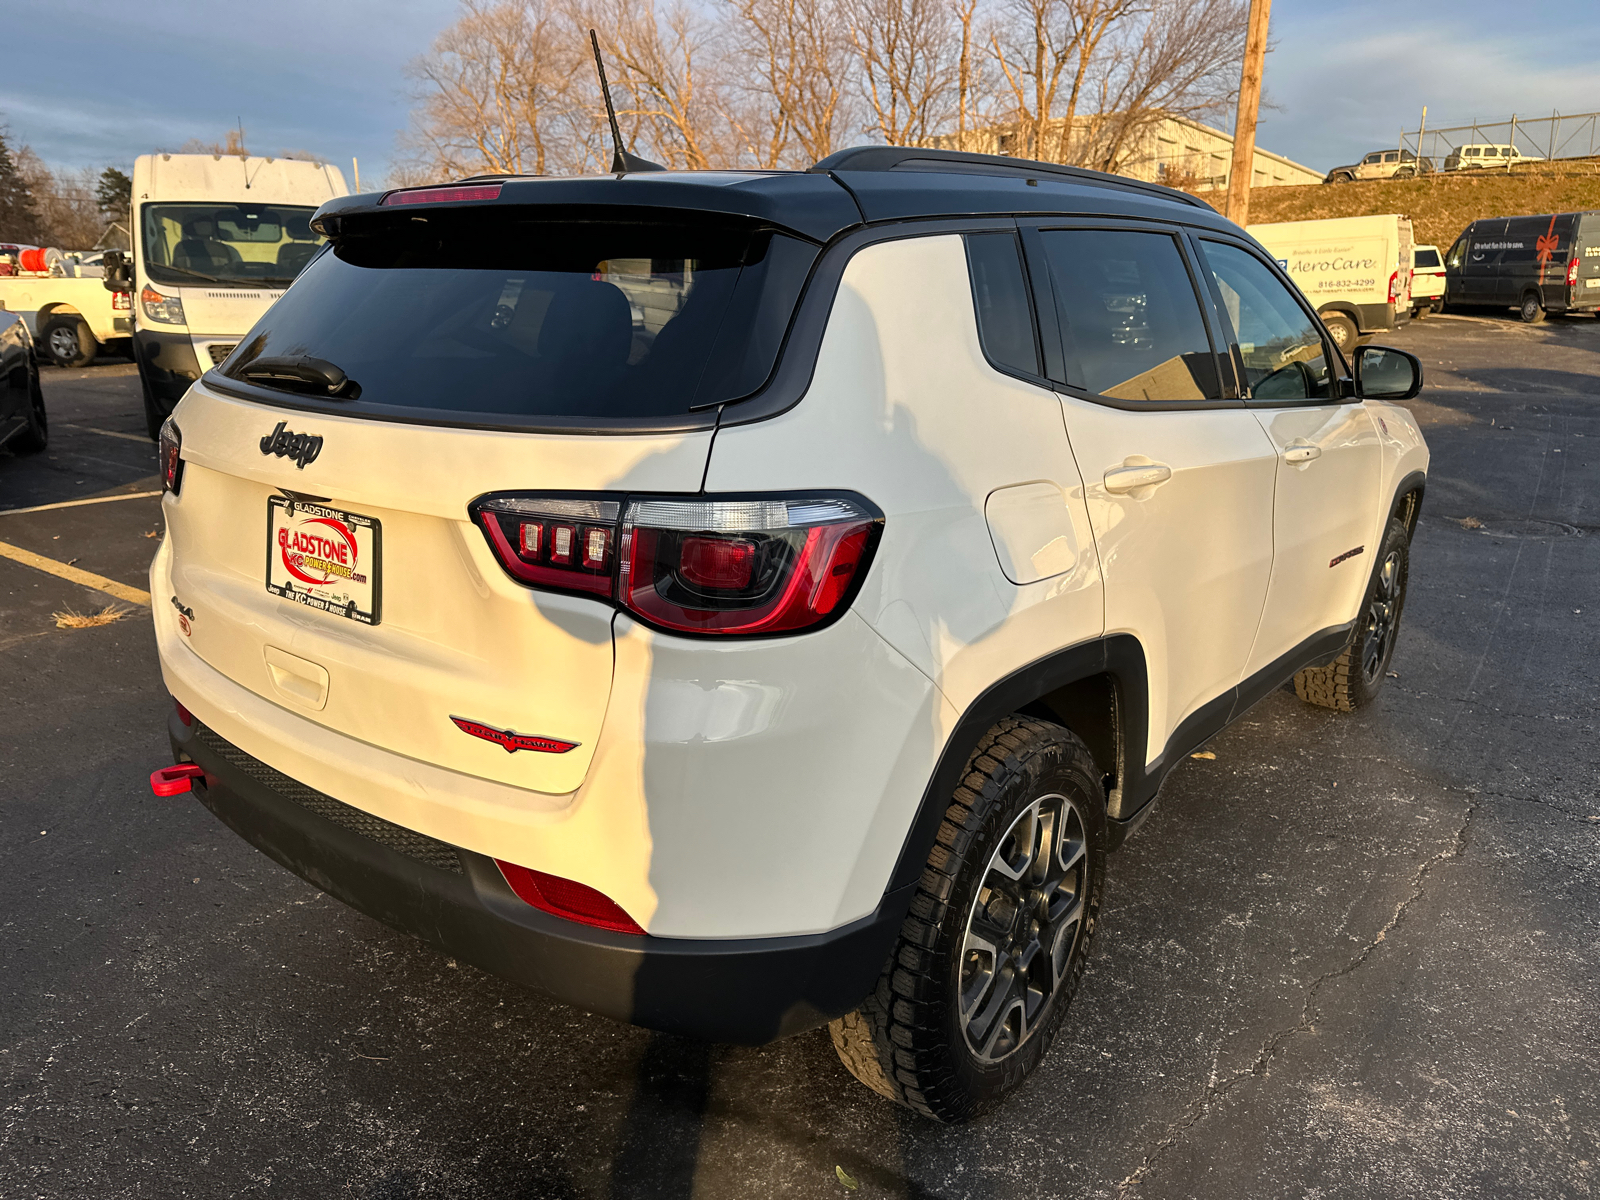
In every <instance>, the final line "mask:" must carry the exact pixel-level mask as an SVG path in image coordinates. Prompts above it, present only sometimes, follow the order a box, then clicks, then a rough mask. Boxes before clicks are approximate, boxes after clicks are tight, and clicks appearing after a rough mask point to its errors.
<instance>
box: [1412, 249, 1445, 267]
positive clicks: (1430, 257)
mask: <svg viewBox="0 0 1600 1200" xmlns="http://www.w3.org/2000/svg"><path fill="white" fill-rule="evenodd" d="M1415 265H1417V266H1419V267H1437V266H1438V265H1439V252H1438V251H1437V250H1418V251H1417V261H1416V264H1415Z"/></svg>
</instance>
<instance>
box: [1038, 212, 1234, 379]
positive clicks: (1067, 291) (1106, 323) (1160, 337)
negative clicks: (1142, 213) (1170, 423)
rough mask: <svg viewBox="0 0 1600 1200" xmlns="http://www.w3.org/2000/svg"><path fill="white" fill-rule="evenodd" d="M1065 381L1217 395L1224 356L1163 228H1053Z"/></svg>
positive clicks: (1049, 237)
mask: <svg viewBox="0 0 1600 1200" xmlns="http://www.w3.org/2000/svg"><path fill="white" fill-rule="evenodd" d="M1040 237H1041V239H1042V241H1043V244H1044V250H1045V260H1046V262H1047V263H1048V264H1049V267H1050V278H1051V281H1052V282H1053V283H1054V285H1055V296H1056V313H1057V317H1058V319H1059V321H1060V324H1061V343H1062V350H1063V352H1064V354H1065V358H1066V380H1065V382H1066V383H1067V384H1069V385H1070V386H1072V387H1077V388H1082V389H1084V390H1085V391H1089V392H1097V393H1099V394H1100V395H1102V396H1108V397H1111V398H1112V399H1116V400H1216V399H1219V398H1220V397H1221V396H1222V388H1221V385H1220V381H1219V379H1218V376H1217V360H1216V356H1215V355H1214V354H1213V353H1212V350H1211V339H1210V337H1209V336H1208V335H1207V334H1206V324H1205V319H1204V317H1202V316H1201V309H1200V304H1199V301H1198V300H1197V298H1196V297H1195V293H1194V285H1193V284H1192V283H1191V282H1190V280H1189V271H1188V269H1187V268H1186V267H1185V266H1184V262H1183V255H1182V254H1181V253H1180V252H1179V250H1178V244H1177V242H1176V241H1174V240H1173V238H1172V237H1171V236H1169V235H1168V234H1165V233H1146V232H1133V231H1122V230H1110V229H1052V230H1045V231H1044V232H1043V233H1042V234H1041V235H1040Z"/></svg>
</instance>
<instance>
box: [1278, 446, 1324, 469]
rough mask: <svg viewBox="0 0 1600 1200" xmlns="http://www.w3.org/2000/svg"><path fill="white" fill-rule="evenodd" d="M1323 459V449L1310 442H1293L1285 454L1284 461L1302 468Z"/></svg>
mask: <svg viewBox="0 0 1600 1200" xmlns="http://www.w3.org/2000/svg"><path fill="white" fill-rule="evenodd" d="M1321 457H1322V447H1321V446H1316V445H1313V444H1312V443H1310V442H1291V443H1289V447H1288V449H1286V450H1285V451H1284V452H1283V461H1284V462H1286V463H1293V464H1294V465H1295V466H1301V465H1303V464H1304V463H1308V462H1312V461H1313V460H1315V459H1319V458H1321Z"/></svg>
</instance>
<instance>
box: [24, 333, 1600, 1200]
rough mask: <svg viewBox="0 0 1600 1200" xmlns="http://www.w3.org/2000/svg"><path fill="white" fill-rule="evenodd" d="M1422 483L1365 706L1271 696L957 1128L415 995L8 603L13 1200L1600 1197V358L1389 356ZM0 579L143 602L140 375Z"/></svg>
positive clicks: (145, 707) (761, 1074) (494, 993)
mask: <svg viewBox="0 0 1600 1200" xmlns="http://www.w3.org/2000/svg"><path fill="white" fill-rule="evenodd" d="M1388 340H1392V341H1393V342H1394V344H1397V345H1401V346H1404V347H1406V348H1408V349H1410V350H1412V351H1413V352H1414V353H1416V354H1418V355H1419V356H1420V357H1421V358H1422V359H1423V361H1424V364H1425V366H1426V368H1427V370H1428V372H1429V385H1428V387H1427V390H1426V391H1425V392H1424V395H1423V396H1422V397H1421V399H1420V400H1419V401H1418V402H1416V411H1417V412H1418V414H1419V416H1420V417H1421V419H1422V421H1423V423H1424V428H1425V432H1426V434H1427V436H1428V439H1429V442H1430V444H1431V446H1432V448H1433V454H1434V460H1433V469H1432V476H1431V480H1430V484H1429V489H1428V495H1427V499H1426V502H1425V505H1424V508H1423V513H1422V519H1421V522H1420V524H1419V527H1418V530H1417V534H1416V539H1415V542H1414V544H1413V559H1412V566H1411V585H1410V596H1409V599H1408V602H1407V607H1406V614H1405V625H1404V629H1403V632H1402V634H1401V637H1400V641H1399V647H1398V650H1397V651H1396V654H1395V658H1394V662H1393V670H1394V671H1395V673H1396V675H1397V678H1393V679H1390V680H1389V681H1388V687H1387V688H1386V690H1385V692H1384V694H1383V697H1382V699H1381V702H1380V703H1379V704H1378V705H1377V706H1376V707H1375V708H1373V709H1370V710H1367V711H1364V712H1362V713H1360V714H1355V715H1340V714H1335V713H1330V712H1327V711H1324V710H1320V709H1314V708H1311V707H1309V706H1306V705H1304V704H1302V703H1300V702H1299V701H1298V700H1297V699H1296V698H1295V697H1294V695H1293V693H1292V692H1286V691H1280V692H1278V693H1276V694H1274V695H1272V696H1270V697H1269V698H1268V699H1266V700H1265V701H1263V702H1262V703H1261V704H1260V705H1259V706H1257V707H1256V708H1255V709H1254V710H1253V711H1252V712H1251V713H1250V714H1249V715H1248V716H1247V717H1246V718H1245V719H1244V720H1243V721H1242V722H1241V723H1240V724H1238V725H1236V726H1235V727H1234V728H1232V729H1231V730H1229V731H1227V732H1226V733H1224V734H1223V735H1221V736H1220V737H1218V738H1217V739H1215V740H1214V741H1213V742H1212V743H1211V744H1210V746H1209V747H1208V748H1207V749H1208V750H1209V751H1210V752H1211V753H1214V755H1215V758H1214V759H1197V760H1192V761H1189V762H1188V763H1186V764H1185V765H1184V766H1183V767H1181V768H1180V769H1179V770H1178V771H1177V772H1175V774H1174V775H1173V776H1172V777H1171V778H1170V779H1169V781H1168V782H1167V784H1166V786H1165V788H1164V789H1163V791H1162V793H1161V796H1160V800H1159V805H1160V808H1159V810H1158V811H1157V813H1156V814H1155V816H1154V817H1153V818H1152V819H1151V820H1150V821H1149V822H1148V823H1147V824H1146V825H1145V827H1144V828H1143V829H1142V830H1141V831H1140V833H1139V834H1138V835H1137V837H1135V838H1134V839H1133V840H1132V841H1130V843H1129V844H1128V846H1127V847H1126V848H1125V849H1124V850H1123V851H1122V852H1121V853H1119V854H1118V855H1116V856H1115V857H1114V858H1113V859H1112V861H1111V869H1110V878H1109V885H1108V890H1107V899H1106V906H1105V908H1104V910H1103V919H1102V922H1103V923H1102V926H1101V929H1100V934H1099V938H1098V940H1097V944H1096V948H1095V953H1094V956H1093V958H1092V960H1091V963H1090V968H1089V972H1088V974H1087V976H1086V977H1085V982H1084V985H1083V988H1082V990H1081V992H1080V993H1079V996H1078V999H1077V1001H1076V1002H1075V1005H1074V1008H1073V1011H1072V1013H1071V1014H1070V1015H1069V1017H1068V1023H1067V1026H1066V1028H1065V1030H1064V1031H1063V1033H1062V1035H1061V1037H1060V1038H1059V1039H1058V1040H1057V1042H1056V1045H1055V1047H1054V1048H1053V1050H1052V1051H1051V1053H1050V1055H1049V1057H1048V1058H1047V1059H1046V1061H1045V1063H1044V1065H1043V1067H1042V1068H1041V1069H1040V1071H1039V1072H1038V1074H1037V1076H1036V1077H1035V1078H1034V1079H1033V1080H1032V1081H1031V1082H1030V1083H1029V1084H1028V1085H1027V1086H1026V1087H1025V1088H1023V1089H1022V1091H1021V1092H1020V1093H1019V1094H1018V1095H1017V1096H1015V1097H1014V1098H1013V1099H1012V1100H1011V1101H1010V1102H1009V1103H1008V1104H1007V1105H1006V1106H1005V1107H1004V1108H1003V1109H1002V1110H1001V1111H1000V1112H998V1113H997V1114H995V1115H993V1116H991V1117H989V1118H988V1119H986V1120H984V1121H982V1122H980V1123H978V1124H975V1125H972V1126H969V1127H964V1128H939V1127H935V1126H933V1125H930V1124H928V1123H926V1122H924V1121H922V1120H921V1119H920V1118H917V1117H914V1116H912V1115H911V1114H910V1113H908V1112H905V1111H902V1110H900V1109H897V1108H895V1107H894V1106H892V1105H890V1104H889V1103H887V1102H886V1101H883V1100H880V1099H879V1098H878V1097H877V1096H875V1095H873V1094H872V1093H870V1092H868V1091H867V1090H866V1089H864V1088H862V1087H860V1086H859V1085H858V1084H856V1083H855V1082H854V1081H853V1080H852V1079H851V1078H850V1077H849V1076H848V1075H847V1074H846V1072H845V1070H844V1068H843V1067H842V1066H841V1065H840V1064H839V1063H838V1061H837V1060H836V1058H835V1056H834V1052H833V1048H832V1046H831V1044H830V1042H829V1040H828V1036H827V1034H826V1032H825V1031H816V1032H813V1033H809V1034H805V1035H802V1036H799V1037H795V1038H791V1039H789V1040H786V1041H783V1042H780V1043H777V1044H775V1045H772V1046H768V1047H765V1048H761V1049H742V1048H728V1047H715V1046H705V1045H700V1044H695V1043H689V1042H683V1041H679V1040H676V1039H672V1038H668V1037H665V1036H660V1035H654V1034H651V1033H648V1032H645V1031H643V1030H638V1029H632V1028H627V1027H623V1026H619V1025H615V1024H612V1023H609V1022H607V1021H604V1020H602V1019H599V1018H591V1017H588V1016H586V1015H584V1014H582V1013H578V1012H575V1011H572V1010H569V1009H566V1008H563V1007H561V1006H559V1005H557V1004H554V1003H552V1002H549V1001H546V1000H544V999H542V998H541V997H539V996H536V995H531V994H529V993H526V992H523V991H520V990H518V989H516V988H515V987H513V986H511V985H509V984H505V983H502V982H500V981H499V980H497V979H494V978H490V977H488V976H485V975H482V974H480V973H478V972H477V971H475V970H473V969H472V968H470V967H467V966H465V965H458V964H456V963H454V962H451V961H448V960H445V959H443V958H440V957H438V956H437V955H435V954H434V953H433V952H432V951H429V950H427V949H425V948H423V947H422V946H421V945H419V944H417V943H414V942H412V941H411V940H409V939H408V938H406V937H404V936H402V935H400V934H396V933H393V932H390V931H389V930H388V929H386V928H385V927H383V926H381V925H378V924H377V923H375V922H373V921H371V920H369V919H367V918H366V917H363V916H361V915H359V914H357V913H354V912H353V911H351V910H349V909H347V908H345V907H343V906H342V905H340V904H339V903H337V902H336V901H333V900H331V899H329V898H327V897H325V896H323V895H322V894H321V893H319V892H318V891H317V890H316V889H314V888H312V887H311V886H309V885H308V884H305V883H303V882H301V881H300V880H299V879H297V878H296V877H294V876H292V875H290V874H289V873H288V872H286V871H284V870H282V869H281V868H279V867H278V866H277V865H276V864H274V863H272V862H271V861H269V860H268V859H266V858H265V857H263V856H261V855H259V854H257V853H256V852H255V851H254V850H252V849H250V848H249V847H248V846H246V845H245V843H244V842H242V841H241V840H239V839H238V838H236V837H235V836H234V835H233V834H232V833H230V832H229V831H228V830H226V829H225V828H224V827H223V826H222V825H221V824H220V823H219V822H217V821H216V820H215V818H213V817H212V816H211V815H210V814H209V813H208V812H207V811H206V810H205V809H204V808H202V807H201V806H200V805H199V804H198V803H196V802H194V801H193V800H192V798H190V797H180V798H177V799H175V800H157V799H154V798H153V797H152V796H151V795H150V794H149V790H148V787H147V784H146V779H147V776H148V774H149V772H150V771H151V770H152V769H154V768H155V767H156V766H159V765H162V764H163V763H165V762H167V761H168V760H169V756H168V751H167V748H166V744H165V734H164V721H165V718H166V712H167V706H168V704H169V701H168V699H167V697H166V693H165V691H164V689H163V688H162V685H161V679H160V675H159V672H158V669H157V666H156V661H155V653H154V647H153V644H152V639H151V637H150V634H149V631H148V620H147V617H146V616H145V610H144V609H142V608H140V607H139V606H138V605H137V604H131V605H129V606H128V607H130V608H131V609H132V611H131V615H129V616H127V617H125V618H124V619H122V620H119V621H115V622H113V623H110V624H106V625H102V626H99V627H91V628H81V629H58V628H57V627H56V624H55V621H54V619H53V617H52V614H53V613H55V612H61V611H66V610H67V609H72V610H74V611H77V612H93V611H97V610H99V609H100V608H102V607H103V606H104V605H105V604H106V603H109V602H110V601H111V597H110V596H108V595H106V594H105V593H104V592H103V591H97V590H94V589H91V588H88V587H84V586H81V585H80V584H77V583H73V582H69V581H67V580H64V579H61V578H58V577H56V576H54V575H51V574H47V573H44V572H42V571H40V570H37V569H35V568H34V567H32V566H28V565H24V564H23V563H20V562H17V561H14V560H13V559H9V558H0V714H3V716H0V763H3V770H4V783H3V785H0V928H3V931H4V932H3V936H0V1086H3V1089H4V1090H3V1095H0V1196H4V1197H7V1198H11V1197H16V1198H19V1200H20V1198H23V1197H52V1198H53V1197H68V1196H74V1197H75V1196H83V1195H90V1194H93V1195H102V1196H105V1195H109V1196H117V1197H177V1196H198V1197H220V1196H230V1197H231V1196H251V1195H258V1194H261V1195H282V1196H293V1197H299V1196H306V1197H311V1196H316V1197H332V1196H352V1197H366V1198H398V1197H411V1196H462V1197H466V1196H473V1197H477V1196H494V1197H504V1198H510V1197H529V1198H535V1197H537V1198H542V1197H566V1196H573V1197H690V1196H694V1197H702V1198H703V1197H827V1196H843V1195H846V1194H849V1193H848V1191H847V1188H846V1185H845V1183H844V1182H842V1181H841V1177H840V1175H839V1174H838V1170H837V1169H842V1171H843V1172H844V1173H845V1174H846V1175H848V1176H849V1177H850V1180H851V1181H852V1182H854V1183H856V1184H857V1185H858V1190H856V1192H855V1194H857V1195H861V1196H874V1197H876V1196H885V1197H891V1196H892V1197H942V1198H949V1200H955V1198H958V1197H959V1198H965V1197H984V1198H988V1197H996V1198H998V1197H1007V1198H1009V1197H1018V1198H1023V1197H1027V1198H1033V1197H1077V1196H1093V1197H1124V1196H1125V1197H1164V1196H1205V1197H1211V1196H1215V1197H1228V1198H1229V1200H1235V1198H1241V1197H1279V1196H1323V1197H1352V1196H1384V1197H1479V1196H1482V1197H1489V1196H1510V1195H1517V1196H1524V1195H1527V1196H1534V1195H1537V1196H1588V1195H1591V1194H1593V1192H1594V1191H1595V1190H1596V1183H1597V1180H1600V1169H1597V1165H1596V1164H1597V1163H1600V905H1597V898H1600V786H1597V785H1600V749H1597V745H1600V743H1597V741H1596V724H1597V706H1596V698H1597V684H1596V670H1595V666H1596V663H1597V662H1600V657H1597V655H1600V644H1597V636H1596V630H1597V629H1600V595H1597V583H1600V322H1597V321H1594V320H1576V319H1575V320H1571V321H1560V320H1553V321H1551V322H1548V323H1547V324H1545V325H1542V326H1537V327H1530V326H1523V325H1520V324H1518V323H1515V322H1514V321H1511V320H1500V319H1494V318H1458V317H1435V318H1431V319H1429V320H1427V321H1425V322H1421V323H1414V324H1413V325H1412V326H1410V327H1409V328H1408V329H1407V330H1405V331H1403V332H1402V333H1400V334H1398V335H1396V336H1395V337H1394V338H1392V339H1388ZM45 389H46V396H47V400H48V403H49V406H50V414H51V421H52V429H53V433H52V444H51V449H50V450H49V452H48V453H47V455H43V456H39V457H37V458H33V459H20V458H13V457H11V456H10V455H8V454H6V453H5V452H3V451H0V510H15V509H27V508H36V507H37V506H41V505H61V504H63V503H64V502H67V501H77V500H89V499H92V500H100V499H102V498H106V497H125V496H126V497H131V498H116V499H110V500H108V501H107V502H104V503H91V504H76V505H72V506H68V507H49V508H45V509H43V510H42V511H33V512H21V513H17V512H11V511H7V512H0V543H5V544H7V545H10V546H16V547H21V548H22V549H24V550H27V551H31V552H33V553H36V554H41V555H44V556H46V557H49V558H51V559H54V560H56V561H58V562H63V563H65V562H69V561H70V562H72V563H73V564H74V565H75V567H76V568H77V569H79V570H85V571H89V572H92V573H94V574H95V575H96V576H99V577H102V578H103V579H105V580H110V581H113V582H115V583H118V584H121V585H124V586H125V587H132V588H139V589H142V588H144V587H145V586H146V582H145V575H144V572H145V567H146V566H147V564H148V562H149V559H150V556H151V554H152V553H153V551H154V549H155V547H156V545H157V542H156V541H155V539H154V537H153V536H152V535H155V534H157V533H158V530H159V527H160V514H159V503H158V498H157V497H155V496H152V495H148V494H146V493H150V492H153V491H154V490H155V489H156V488H157V487H158V484H157V481H156V476H155V455H154V451H153V449H152V447H151V445H150V443H149V442H148V441H146V440H144V438H143V414H142V411H141V410H140V406H139V396H138V380H137V378H136V377H135V376H134V375H133V368H132V367H131V366H110V367H94V368H90V369H88V370H85V371H75V372H66V371H51V372H50V373H49V374H48V375H47V377H46V379H45Z"/></svg>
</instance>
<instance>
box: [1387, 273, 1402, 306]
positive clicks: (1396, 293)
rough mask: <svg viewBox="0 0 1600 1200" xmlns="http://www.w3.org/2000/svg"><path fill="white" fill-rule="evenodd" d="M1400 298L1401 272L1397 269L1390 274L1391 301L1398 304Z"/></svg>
mask: <svg viewBox="0 0 1600 1200" xmlns="http://www.w3.org/2000/svg"><path fill="white" fill-rule="evenodd" d="M1399 300H1400V272H1399V271H1395V272H1393V273H1392V274H1391V275H1390V276H1389V303H1390V304H1396V303H1398V302H1399Z"/></svg>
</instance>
